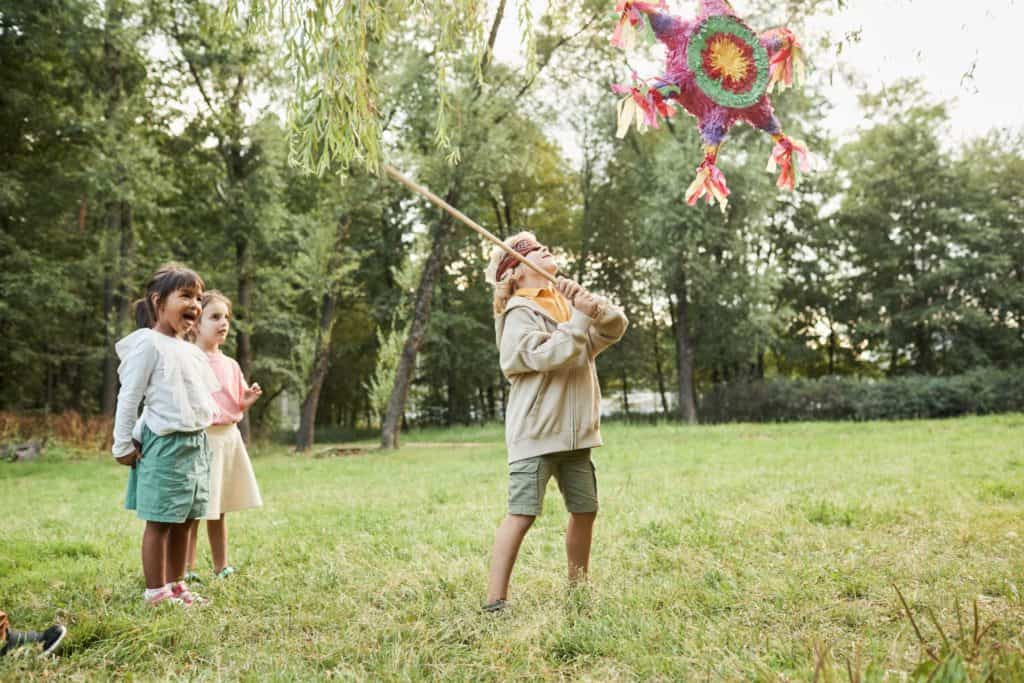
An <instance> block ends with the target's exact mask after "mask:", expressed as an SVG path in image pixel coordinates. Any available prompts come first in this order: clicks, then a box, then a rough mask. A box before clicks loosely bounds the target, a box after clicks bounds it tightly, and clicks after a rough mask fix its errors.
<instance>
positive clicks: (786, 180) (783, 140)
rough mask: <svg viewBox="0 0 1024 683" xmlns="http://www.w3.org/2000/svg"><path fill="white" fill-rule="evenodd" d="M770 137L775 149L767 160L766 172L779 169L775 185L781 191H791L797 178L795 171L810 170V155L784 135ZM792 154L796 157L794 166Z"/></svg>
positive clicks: (804, 171) (804, 148)
mask: <svg viewBox="0 0 1024 683" xmlns="http://www.w3.org/2000/svg"><path fill="white" fill-rule="evenodd" d="M772 137H773V139H774V140H775V147H774V148H773V149H772V155H771V157H769V158H768V171H771V172H774V171H775V169H776V168H778V169H781V170H780V171H779V179H778V180H777V181H776V183H775V184H776V185H777V186H778V187H780V188H781V189H783V190H792V189H794V188H795V187H796V181H797V179H798V177H799V174H798V173H797V171H798V170H799V172H800V173H807V171H809V170H810V167H811V163H810V155H809V154H808V153H807V147H805V146H804V145H803V144H802V143H800V142H798V141H796V140H792V139H790V138H788V137H786V136H785V135H774V136H772ZM794 153H795V154H796V157H797V159H796V163H795V164H794V163H793V155H794Z"/></svg>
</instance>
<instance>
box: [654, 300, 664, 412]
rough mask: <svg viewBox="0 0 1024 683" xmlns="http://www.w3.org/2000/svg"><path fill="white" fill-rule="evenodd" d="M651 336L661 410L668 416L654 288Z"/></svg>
mask: <svg viewBox="0 0 1024 683" xmlns="http://www.w3.org/2000/svg"><path fill="white" fill-rule="evenodd" d="M651 336H652V337H653V338H654V372H655V375H657V380H658V395H659V396H661V410H662V412H663V413H664V414H665V415H668V397H667V396H666V393H665V371H664V368H663V365H662V362H661V344H659V343H658V315H657V312H656V311H655V310H654V288H653V287H652V288H651Z"/></svg>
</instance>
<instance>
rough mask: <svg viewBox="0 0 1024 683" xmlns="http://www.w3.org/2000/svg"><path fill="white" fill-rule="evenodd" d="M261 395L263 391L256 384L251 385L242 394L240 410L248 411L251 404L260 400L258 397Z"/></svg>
mask: <svg viewBox="0 0 1024 683" xmlns="http://www.w3.org/2000/svg"><path fill="white" fill-rule="evenodd" d="M262 395H263V389H262V387H260V385H259V384H257V383H256V382H253V383H252V386H251V387H249V388H248V389H246V390H245V391H243V392H242V410H249V408H251V407H252V404H253V403H255V402H256V401H258V400H260V396H262Z"/></svg>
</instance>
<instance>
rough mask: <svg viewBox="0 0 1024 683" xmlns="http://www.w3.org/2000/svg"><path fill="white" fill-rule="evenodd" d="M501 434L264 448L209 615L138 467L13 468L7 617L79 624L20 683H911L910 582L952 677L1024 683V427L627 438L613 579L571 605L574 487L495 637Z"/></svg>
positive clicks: (615, 516) (610, 534)
mask: <svg viewBox="0 0 1024 683" xmlns="http://www.w3.org/2000/svg"><path fill="white" fill-rule="evenodd" d="M501 439H502V432H501V429H500V428H499V427H487V428H474V429H464V430H452V431H446V432H445V431H433V432H426V433H420V434H414V435H412V436H410V437H408V438H407V439H406V444H407V445H406V447H405V448H403V449H402V450H401V451H400V452H398V453H396V454H388V455H384V454H381V453H378V452H373V451H370V452H368V453H367V454H365V455H353V456H345V457H295V456H292V455H289V454H288V453H287V452H286V451H285V450H283V449H281V448H277V447H268V448H264V449H257V450H256V452H255V456H254V462H255V468H256V473H257V477H258V478H259V481H260V484H261V486H262V490H263V496H264V499H265V501H266V506H265V507H264V508H263V509H261V510H259V511H255V512H248V513H239V514H238V515H237V516H235V517H234V518H233V519H231V524H232V526H231V533H232V545H233V563H234V564H235V565H236V566H237V567H239V569H240V573H239V574H238V575H236V576H235V577H232V579H230V580H229V581H228V582H226V583H223V584H219V583H216V584H215V583H208V584H207V586H208V587H207V590H206V593H207V594H208V595H209V596H210V597H212V598H213V604H212V605H211V606H209V607H207V608H205V609H202V610H192V611H188V612H185V611H183V610H180V609H160V610H149V609H147V608H145V607H144V606H143V604H142V601H141V597H140V592H141V589H142V587H143V582H142V577H141V567H140V563H139V539H140V534H141V530H142V524H141V522H139V521H138V520H136V519H135V517H134V515H133V514H132V513H129V512H126V511H124V510H122V509H121V504H122V500H123V489H124V484H125V478H126V470H125V469H124V468H121V467H119V466H117V465H116V464H115V463H113V462H112V461H111V460H110V458H107V457H103V456H78V457H72V456H70V455H66V454H65V455H63V456H61V455H60V454H57V455H56V456H54V457H52V458H51V459H50V460H49V461H46V462H42V463H38V464H19V465H14V464H0V501H3V511H4V517H3V521H2V522H0V608H2V609H4V610H5V611H7V612H8V613H9V614H10V615H11V618H12V621H13V623H14V624H15V625H19V626H22V627H40V626H43V625H45V624H47V623H48V622H49V621H50V620H52V619H54V618H57V619H60V620H62V621H63V622H64V623H66V624H67V625H68V626H69V629H70V635H69V636H68V639H67V641H66V644H65V646H64V648H63V650H62V656H61V657H60V658H59V659H56V660H51V661H40V660H37V659H36V658H35V657H28V656H18V657H7V658H5V659H4V660H2V661H0V679H4V680H14V679H18V680H23V679H29V680H31V679H37V680H38V679H45V678H51V677H54V676H58V675H59V676H67V677H70V678H72V679H78V680H96V679H98V678H99V679H102V678H115V677H123V676H131V677H136V678H139V679H154V678H169V677H189V678H197V679H209V680H216V679H239V678H246V679H250V680H265V679H268V678H272V679H277V680H293V679H294V680H310V679H323V678H329V677H334V678H342V679H349V680H382V679H383V680H421V679H445V680H474V681H475V680H512V679H521V680H537V679H558V680H562V679H573V680H580V679H582V680H591V681H613V680H688V679H700V680H705V679H708V678H710V679H712V680H722V679H728V680H735V679H742V680H809V679H811V678H812V676H813V673H814V670H815V667H816V666H817V665H819V664H824V665H827V666H829V667H831V669H832V671H833V673H834V675H835V676H836V679H837V680H846V679H847V674H846V661H847V659H853V660H855V661H856V658H858V657H859V662H860V670H861V671H862V672H863V671H864V670H866V669H867V668H868V665H869V664H871V665H872V666H871V671H872V672H873V674H875V675H877V676H887V677H888V680H901V672H905V673H909V672H911V671H913V670H914V668H915V667H917V665H918V664H919V663H920V662H921V661H922V659H923V658H924V657H925V655H924V654H923V649H922V646H921V645H920V644H919V642H918V639H917V636H916V635H915V633H914V627H913V625H912V624H911V622H910V621H909V620H908V619H907V617H906V615H905V613H904V612H903V608H902V606H901V604H900V602H899V599H898V597H897V595H896V592H895V590H894V588H893V584H896V585H898V586H899V588H900V589H901V590H902V592H903V595H904V596H905V597H906V599H907V602H908V603H909V605H910V607H911V610H912V612H913V614H914V616H915V618H916V623H917V626H918V627H919V628H920V630H921V632H922V636H923V638H924V639H925V641H927V642H928V643H929V644H930V645H931V646H932V647H933V648H934V650H935V652H936V656H937V657H939V658H940V659H941V658H943V657H944V656H945V655H946V654H947V653H948V652H950V651H952V650H959V651H960V652H961V653H962V656H963V658H964V659H965V660H966V664H965V666H966V668H967V669H968V670H969V671H970V672H971V673H972V675H974V674H978V673H982V674H984V673H985V671H986V667H988V666H995V667H997V673H999V674H1000V675H997V677H996V680H1009V679H1016V680H1021V679H1022V678H1024V655H1022V647H1024V635H1022V633H1024V599H1022V597H1021V593H1020V591H1022V590H1024V550H1022V547H1021V541H1022V535H1024V525H1022V513H1024V416H1021V415H1014V416H1002V417H986V418H968V419H960V420H949V421H935V422H899V423H874V424H851V423H838V424H793V425H735V426H723V427H698V428H687V427H681V426H676V425H666V426H660V427H627V426H622V425H608V426H607V427H606V429H605V440H606V442H607V444H608V445H606V446H605V447H604V448H601V449H599V450H598V451H596V455H595V460H596V462H597V468H598V481H599V487H600V495H601V506H602V507H601V514H600V515H599V516H598V524H597V530H596V534H595V545H594V557H593V562H592V581H591V583H590V584H589V586H587V587H586V588H585V589H583V590H576V591H571V590H570V589H569V588H568V586H567V585H566V582H565V579H564V567H563V563H564V558H563V548H562V539H563V529H564V525H565V521H566V514H565V511H564V508H563V507H562V505H561V499H560V496H559V495H558V492H557V489H556V487H555V486H554V484H553V483H552V484H551V486H550V487H549V489H548V497H547V505H546V510H545V513H544V515H543V516H542V517H541V518H540V519H539V520H538V523H537V525H536V526H535V527H534V529H533V530H532V531H531V533H530V535H529V536H528V537H527V540H526V543H525V545H524V548H523V552H522V553H521V555H520V559H519V565H518V567H517V570H516V573H515V574H514V575H513V583H512V595H511V599H512V602H513V607H512V609H511V611H510V612H508V613H505V614H501V615H496V616H495V615H482V614H480V613H479V611H478V610H479V606H480V604H481V601H482V599H483V597H484V596H483V591H484V583H485V578H486V576H485V574H486V570H487V561H488V553H489V549H490V543H491V539H492V536H493V532H494V529H495V526H496V525H497V523H498V521H499V520H500V519H501V517H502V515H503V514H504V509H505V487H506V468H505V464H504V457H505V455H504V448H503V445H502V441H501ZM326 448H327V447H326V446H324V445H320V446H318V447H317V449H316V450H317V451H318V452H322V451H324V450H325V449H326ZM200 543H201V548H202V551H203V557H202V562H203V564H204V567H206V563H207V562H208V560H207V557H208V554H207V553H208V549H207V547H206V539H205V535H204V536H203V537H202V538H201V539H200ZM204 573H206V574H209V570H208V569H204ZM957 601H959V602H960V603H961V604H962V607H963V612H964V616H963V619H962V620H963V622H964V623H963V627H964V630H965V631H967V632H971V631H972V630H973V617H972V616H970V615H969V611H970V610H971V609H972V605H973V603H975V602H976V603H977V607H978V610H979V612H980V617H981V621H982V622H983V625H985V624H988V623H989V622H994V625H993V626H992V627H991V629H990V630H989V631H988V632H987V633H985V634H984V635H983V636H982V638H981V645H980V648H979V650H980V652H978V653H975V652H974V648H973V647H970V646H969V645H965V644H963V643H959V644H958V643H957V642H952V643H951V644H950V646H949V647H948V648H947V647H945V646H944V645H943V643H942V641H941V638H940V636H939V635H938V631H937V630H936V628H935V626H934V625H933V624H932V622H931V620H930V618H929V616H928V613H929V608H930V609H931V610H932V612H933V613H934V615H935V618H936V620H937V622H938V623H939V624H940V625H941V626H942V628H943V630H944V631H945V632H946V635H947V636H948V637H949V638H950V640H951V641H955V640H956V636H957V635H958V631H959V630H960V627H959V626H958V619H957V614H956V609H955V606H956V603H957ZM969 639H970V637H968V640H969ZM815 652H819V653H821V652H824V653H825V654H824V656H821V655H816V654H815ZM957 662H958V660H956V661H953V662H951V663H950V664H949V665H948V666H950V667H954V668H955V666H958V664H957ZM886 672H888V673H886Z"/></svg>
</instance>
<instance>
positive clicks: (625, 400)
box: [622, 365, 629, 421]
mask: <svg viewBox="0 0 1024 683" xmlns="http://www.w3.org/2000/svg"><path fill="white" fill-rule="evenodd" d="M622 410H623V412H625V413H626V420H627V421H628V420H629V374H628V373H627V372H626V366H625V365H623V366H622Z"/></svg>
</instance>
